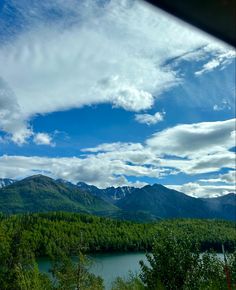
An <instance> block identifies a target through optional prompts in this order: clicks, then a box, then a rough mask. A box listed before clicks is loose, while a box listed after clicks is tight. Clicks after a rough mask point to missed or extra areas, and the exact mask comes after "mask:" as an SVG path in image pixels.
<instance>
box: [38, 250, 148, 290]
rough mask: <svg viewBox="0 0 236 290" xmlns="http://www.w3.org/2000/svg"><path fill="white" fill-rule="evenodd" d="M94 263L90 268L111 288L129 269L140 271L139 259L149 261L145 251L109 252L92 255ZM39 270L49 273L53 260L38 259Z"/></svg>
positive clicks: (134, 271)
mask: <svg viewBox="0 0 236 290" xmlns="http://www.w3.org/2000/svg"><path fill="white" fill-rule="evenodd" d="M90 257H91V259H92V261H93V263H92V265H91V267H90V269H89V271H90V272H92V273H94V274H95V275H99V276H101V277H102V278H103V280H104V285H105V289H106V290H109V289H111V284H112V282H113V281H114V280H115V279H116V277H118V276H121V277H123V278H125V277H128V275H129V271H132V273H134V274H135V273H140V266H139V261H140V260H143V261H145V262H146V261H147V260H146V256H145V253H113V254H111V253H109V254H96V255H90ZM37 262H38V265H39V270H40V271H41V272H44V273H48V271H49V269H50V267H51V261H50V260H49V259H48V258H39V259H38V260H37Z"/></svg>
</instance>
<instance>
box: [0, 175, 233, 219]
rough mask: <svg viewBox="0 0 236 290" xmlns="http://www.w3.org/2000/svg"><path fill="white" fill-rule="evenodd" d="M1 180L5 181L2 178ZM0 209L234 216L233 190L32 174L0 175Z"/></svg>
mask: <svg viewBox="0 0 236 290" xmlns="http://www.w3.org/2000/svg"><path fill="white" fill-rule="evenodd" d="M3 180H4V182H3ZM0 184H1V188H0V212H3V213H7V214H12V213H25V212H48V211H68V212H84V213H91V214H96V215H101V216H108V217H113V218H118V219H126V220H136V221H150V220H157V219H164V218H208V219H213V218H214V219H215V218H217V219H226V220H236V195H235V194H234V193H230V194H227V195H224V196H221V197H216V198H194V197H191V196H188V195H186V194H184V193H182V192H179V191H176V190H173V189H169V188H167V187H165V186H163V185H161V184H154V185H146V186H144V187H142V188H134V187H128V186H124V187H117V188H114V187H109V188H106V189H99V188H97V187H96V186H94V185H88V184H86V183H84V182H78V183H77V184H72V183H70V182H68V181H66V180H63V179H57V180H54V179H52V178H50V177H47V176H44V175H34V176H30V177H27V178H25V179H22V180H20V181H14V180H12V179H9V180H7V179H0Z"/></svg>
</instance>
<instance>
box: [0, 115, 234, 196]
mask: <svg viewBox="0 0 236 290" xmlns="http://www.w3.org/2000/svg"><path fill="white" fill-rule="evenodd" d="M233 130H234V120H227V121H221V122H204V123H197V124H187V125H186V124H182V125H177V126H174V127H172V128H169V129H167V130H163V131H161V132H158V133H157V134H156V135H154V136H153V137H151V138H150V139H148V140H147V142H146V143H145V144H141V143H122V142H117V143H104V144H100V145H99V146H97V147H94V148H85V149H83V150H82V151H83V154H82V155H81V156H79V157H68V158H63V157H61V158H49V157H48V158H46V157H37V156H32V157H25V156H7V155H4V156H1V157H0V163H1V167H0V176H1V177H9V178H18V177H24V176H28V175H31V174H34V173H35V172H41V173H44V172H45V171H46V172H47V174H50V175H51V176H53V177H57V178H64V179H68V180H70V181H72V182H78V181H84V182H87V183H90V184H94V185H97V186H99V187H108V186H118V185H130V184H131V183H130V182H129V181H128V179H127V178H128V177H135V179H136V180H139V179H141V178H143V177H151V178H154V179H162V178H164V177H165V176H167V175H168V176H170V175H176V174H178V173H179V172H182V173H185V174H189V175H195V174H200V173H201V174H202V173H212V174H214V175H213V178H211V179H217V180H214V182H218V181H221V182H224V181H225V183H226V181H228V183H229V182H230V181H232V178H233V173H232V170H233V169H234V167H235V153H234V152H231V151H229V149H230V148H231V147H232V146H234V144H235V142H234V140H235V139H233V141H232V131H233ZM40 134H41V135H38V136H37V135H36V136H37V137H38V138H39V140H40V142H41V143H42V142H44V143H49V141H50V143H51V139H50V136H47V135H45V134H44V133H40ZM153 138H154V139H155V140H153ZM156 138H157V139H156ZM49 139H50V140H49ZM150 140H151V142H150ZM196 140H197V141H196ZM154 141H155V142H154ZM163 142H164V144H165V146H163V145H162V144H163ZM196 142H197V144H195V143H196ZM158 144H159V146H158ZM48 145H49V144H48ZM222 168H228V170H229V172H228V173H226V174H217V172H219V171H220V170H221V169H222ZM215 176H216V177H215ZM211 181H212V180H209V182H211ZM199 182H204V181H202V180H199ZM141 184H142V183H140V182H137V183H136V184H135V186H139V185H141ZM197 184H198V185H199V186H198V185H196V184H195V183H194V186H195V192H196V194H197V193H198V194H199V195H200V196H201V195H203V194H208V193H210V190H211V189H212V191H211V192H212V194H216V193H217V194H224V193H226V192H227V190H231V188H232V184H226V185H225V186H222V185H215V184H211V185H205V184H203V185H200V184H199V183H197ZM200 186H202V189H200ZM207 186H208V187H207ZM216 186H218V187H217V188H218V189H217V191H215V193H214V192H213V189H214V190H216ZM229 186H231V187H229ZM186 188H187V189H189V188H190V187H189V184H188V186H186ZM187 189H185V188H184V187H183V191H184V192H186V193H187ZM204 189H205V193H204ZM181 190H182V189H181ZM200 190H202V191H200Z"/></svg>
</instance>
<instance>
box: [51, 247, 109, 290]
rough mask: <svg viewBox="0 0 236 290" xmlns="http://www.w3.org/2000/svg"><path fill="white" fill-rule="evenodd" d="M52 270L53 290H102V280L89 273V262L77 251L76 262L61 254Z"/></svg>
mask: <svg viewBox="0 0 236 290" xmlns="http://www.w3.org/2000/svg"><path fill="white" fill-rule="evenodd" d="M56 259H57V260H56V261H54V265H53V268H52V274H53V277H54V281H56V283H55V286H54V287H55V289H58V290H70V289H71V290H74V289H83V290H102V289H104V286H103V280H102V279H101V278H100V277H98V276H95V275H94V274H92V273H90V272H89V264H90V261H89V260H88V258H87V257H86V256H85V255H83V254H82V252H80V251H79V253H78V256H77V260H76V262H73V261H72V259H71V258H70V257H68V256H65V255H64V253H63V252H61V257H60V259H59V260H58V257H56Z"/></svg>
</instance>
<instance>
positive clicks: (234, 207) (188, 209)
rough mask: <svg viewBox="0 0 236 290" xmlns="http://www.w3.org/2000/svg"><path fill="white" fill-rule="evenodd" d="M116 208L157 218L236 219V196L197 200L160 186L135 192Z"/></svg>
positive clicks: (156, 185)
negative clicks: (141, 212) (142, 212)
mask: <svg viewBox="0 0 236 290" xmlns="http://www.w3.org/2000/svg"><path fill="white" fill-rule="evenodd" d="M116 205H117V206H118V207H119V208H121V209H123V210H126V211H127V210H129V211H140V210H142V211H145V212H148V213H149V214H151V215H152V216H156V217H157V218H176V217H182V218H220V219H227V220H236V195H235V194H233V193H232V194H228V195H226V196H222V197H217V198H207V199H204V198H194V197H191V196H188V195H186V194H184V193H182V192H179V191H176V190H173V189H169V188H167V187H165V186H163V185H160V184H154V185H147V186H144V187H143V188H140V189H136V190H134V191H133V192H132V194H131V195H127V196H126V197H125V198H124V199H122V200H119V201H118V202H117V203H116Z"/></svg>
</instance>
